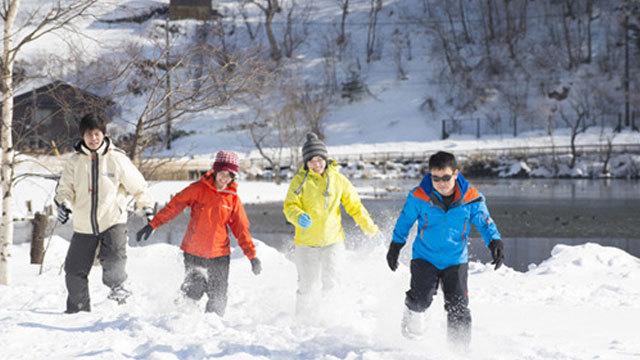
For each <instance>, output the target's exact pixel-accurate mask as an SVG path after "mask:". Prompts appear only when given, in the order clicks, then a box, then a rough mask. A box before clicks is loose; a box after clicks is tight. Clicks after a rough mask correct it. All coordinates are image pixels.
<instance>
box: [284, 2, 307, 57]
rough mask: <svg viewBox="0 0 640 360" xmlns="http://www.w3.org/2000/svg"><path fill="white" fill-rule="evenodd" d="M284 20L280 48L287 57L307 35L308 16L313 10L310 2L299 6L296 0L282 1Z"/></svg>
mask: <svg viewBox="0 0 640 360" xmlns="http://www.w3.org/2000/svg"><path fill="white" fill-rule="evenodd" d="M283 10H284V13H285V14H286V21H285V23H284V26H283V29H282V49H283V50H284V55H285V56H286V57H288V58H291V57H292V56H293V52H294V50H296V49H297V48H298V47H299V46H300V45H302V44H303V43H304V41H305V40H306V39H307V36H308V35H309V29H308V26H309V16H310V15H311V11H312V10H313V5H312V3H311V2H307V3H305V5H303V6H300V5H299V4H298V3H297V2H296V0H290V1H288V2H287V1H285V2H283Z"/></svg>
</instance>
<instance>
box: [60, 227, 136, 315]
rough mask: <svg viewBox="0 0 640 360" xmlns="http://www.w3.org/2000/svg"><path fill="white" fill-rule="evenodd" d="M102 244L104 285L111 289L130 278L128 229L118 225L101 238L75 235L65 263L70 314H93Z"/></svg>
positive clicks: (106, 231)
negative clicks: (92, 283)
mask: <svg viewBox="0 0 640 360" xmlns="http://www.w3.org/2000/svg"><path fill="white" fill-rule="evenodd" d="M98 244H100V252H99V253H98V259H99V260H100V265H101V266H102V283H103V284H105V285H106V286H108V287H110V288H112V289H113V288H114V287H117V286H119V285H121V284H122V283H123V282H124V281H125V280H126V279H127V273H126V271H125V266H126V263H127V227H126V226H125V224H117V225H114V226H112V227H110V228H109V229H107V230H105V231H103V232H101V233H100V234H98V235H93V234H81V233H77V232H76V233H73V236H72V237H71V243H70V244H69V250H68V251H67V257H66V259H65V262H64V271H65V282H66V285H67V291H68V293H69V294H68V297H67V310H66V312H68V313H75V312H78V311H91V301H90V298H89V281H88V279H87V277H88V276H89V272H91V267H92V266H93V258H94V256H95V253H96V248H97V247H98Z"/></svg>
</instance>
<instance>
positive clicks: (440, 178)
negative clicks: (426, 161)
mask: <svg viewBox="0 0 640 360" xmlns="http://www.w3.org/2000/svg"><path fill="white" fill-rule="evenodd" d="M451 178H453V175H445V176H443V177H440V176H435V175H431V180H433V182H440V181H444V182H448V181H450V180H451Z"/></svg>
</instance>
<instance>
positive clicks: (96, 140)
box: [82, 129, 104, 151]
mask: <svg viewBox="0 0 640 360" xmlns="http://www.w3.org/2000/svg"><path fill="white" fill-rule="evenodd" d="M82 140H84V144H85V145H87V147H88V148H89V149H90V150H93V151H96V150H98V148H99V147H100V145H102V141H104V134H103V133H102V130H100V129H92V130H88V131H85V133H84V135H82Z"/></svg>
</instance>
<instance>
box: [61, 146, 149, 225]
mask: <svg viewBox="0 0 640 360" xmlns="http://www.w3.org/2000/svg"><path fill="white" fill-rule="evenodd" d="M75 150H76V153H75V154H73V156H71V158H70V159H69V160H68V161H67V163H66V165H65V168H64V170H63V172H62V175H61V176H60V180H59V181H58V186H57V188H56V196H55V201H56V202H57V203H58V204H62V203H64V204H65V206H67V208H69V209H71V210H72V211H73V213H72V215H71V216H72V220H73V231H75V232H77V233H82V234H94V235H97V234H99V233H101V232H103V231H105V230H107V229H109V228H110V227H112V226H113V225H116V224H124V223H126V222H127V202H128V199H127V195H133V198H134V199H135V201H136V207H137V208H138V209H143V208H147V207H149V208H150V207H153V198H152V196H151V193H150V192H149V188H148V186H147V182H146V181H145V179H144V177H143V176H142V174H140V171H138V169H137V168H136V167H135V166H134V165H133V163H132V162H131V160H129V158H128V157H127V155H126V154H125V153H124V152H123V151H122V150H120V149H118V148H116V147H115V146H113V145H112V144H111V141H110V140H109V138H107V137H105V138H104V142H103V143H102V145H100V147H99V148H98V149H97V150H96V151H95V152H92V151H91V150H89V148H87V147H86V146H85V145H84V142H83V141H80V142H79V143H78V144H77V145H76V147H75Z"/></svg>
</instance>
